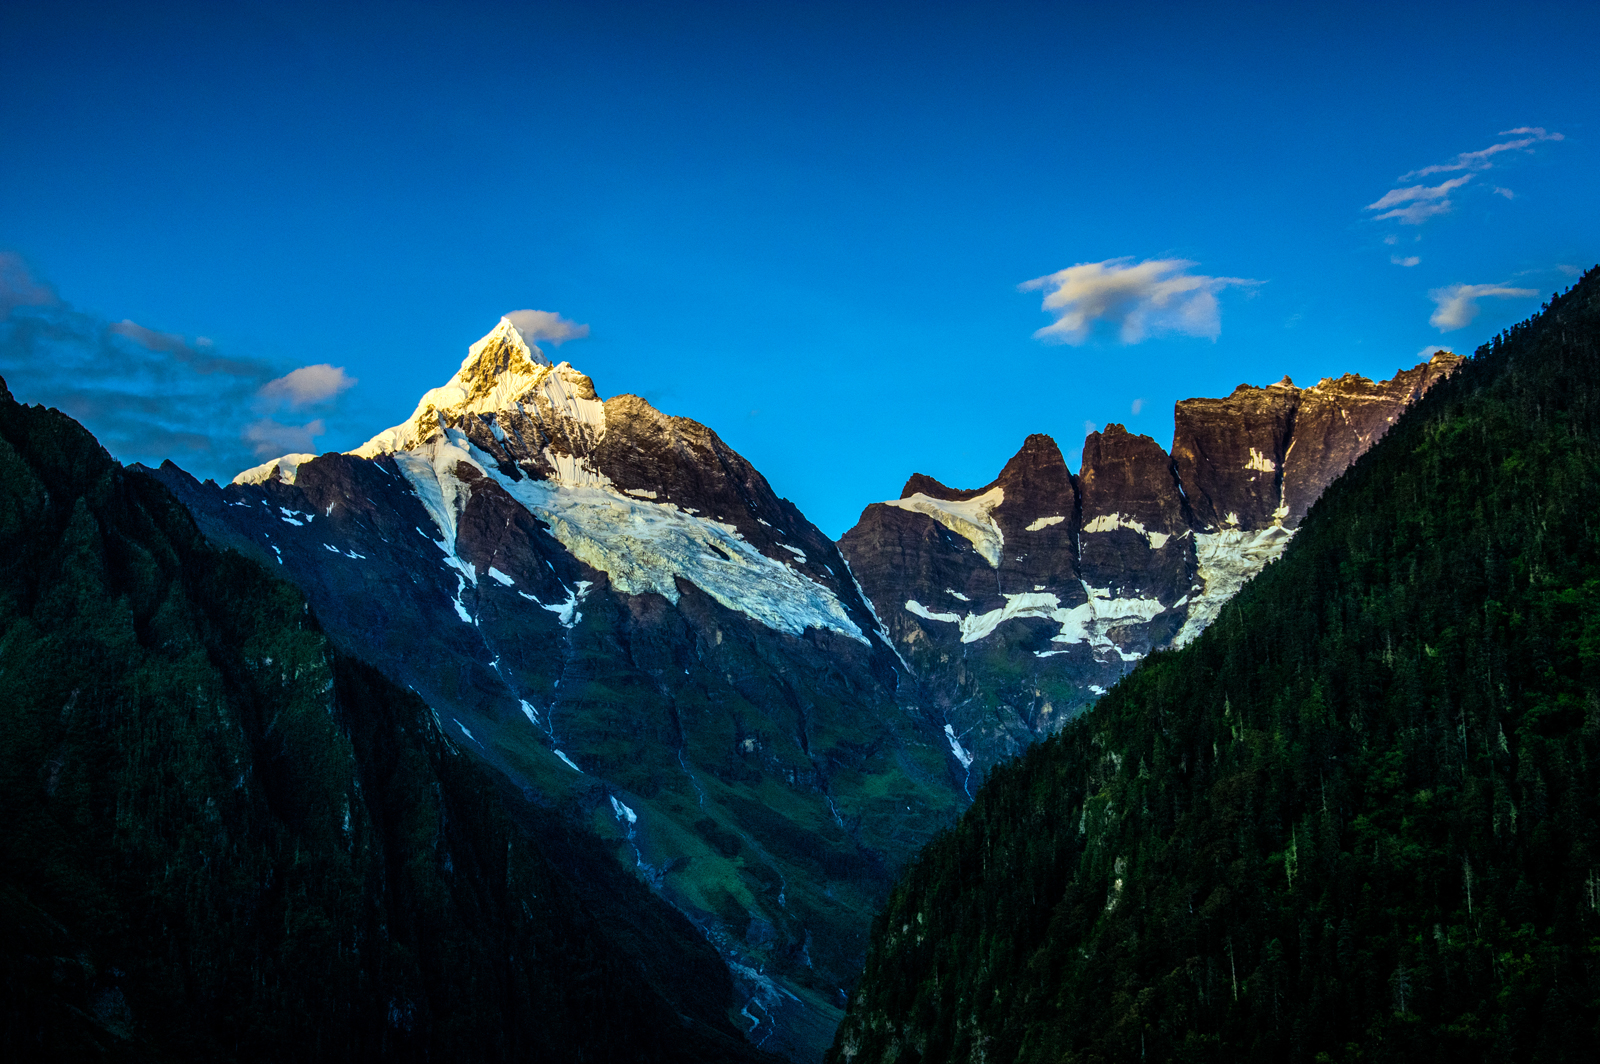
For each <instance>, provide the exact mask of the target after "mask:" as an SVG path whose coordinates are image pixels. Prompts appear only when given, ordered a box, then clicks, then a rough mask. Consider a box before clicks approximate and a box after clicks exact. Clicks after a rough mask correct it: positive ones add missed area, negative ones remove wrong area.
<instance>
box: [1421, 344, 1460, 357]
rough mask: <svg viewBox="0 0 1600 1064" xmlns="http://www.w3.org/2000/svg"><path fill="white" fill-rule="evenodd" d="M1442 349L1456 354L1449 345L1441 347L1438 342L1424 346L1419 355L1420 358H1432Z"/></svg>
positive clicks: (1450, 353) (1449, 353)
mask: <svg viewBox="0 0 1600 1064" xmlns="http://www.w3.org/2000/svg"><path fill="white" fill-rule="evenodd" d="M1441 351H1443V352H1444V353H1445V354H1447V355H1453V354H1455V352H1454V351H1452V350H1450V349H1449V348H1448V347H1440V346H1439V345H1438V344H1429V345H1428V346H1427V347H1424V348H1423V349H1422V350H1421V351H1418V352H1417V357H1418V358H1432V357H1433V356H1434V355H1437V354H1438V353H1439V352H1441Z"/></svg>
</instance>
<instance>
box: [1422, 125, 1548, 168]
mask: <svg viewBox="0 0 1600 1064" xmlns="http://www.w3.org/2000/svg"><path fill="white" fill-rule="evenodd" d="M1499 135H1500V136H1502V137H1516V138H1517V139H1516V140H1508V141H1503V142H1502V143H1500V144H1491V145H1489V146H1488V147H1487V148H1483V149H1480V150H1478V151H1464V152H1462V153H1461V154H1459V155H1457V156H1456V157H1455V158H1454V159H1451V160H1450V161H1449V162H1447V163H1439V164H1438V165H1436V166H1424V167H1423V168H1422V169H1421V170H1413V171H1411V172H1410V173H1409V174H1401V175H1400V180H1401V181H1405V180H1408V179H1410V178H1413V177H1426V176H1427V175H1428V174H1448V173H1452V172H1454V171H1457V170H1487V169H1489V168H1490V167H1492V166H1494V163H1493V162H1491V160H1492V159H1493V158H1494V157H1495V156H1496V155H1499V154H1500V153H1501V152H1506V151H1524V150H1526V149H1528V148H1530V147H1532V146H1533V145H1534V144H1537V143H1539V142H1540V141H1542V140H1566V139H1567V138H1566V137H1564V136H1563V135H1562V134H1560V133H1550V132H1547V131H1546V130H1545V129H1544V128H1543V127H1541V126H1518V127H1517V128H1516V129H1502V130H1501V131H1500V134H1499Z"/></svg>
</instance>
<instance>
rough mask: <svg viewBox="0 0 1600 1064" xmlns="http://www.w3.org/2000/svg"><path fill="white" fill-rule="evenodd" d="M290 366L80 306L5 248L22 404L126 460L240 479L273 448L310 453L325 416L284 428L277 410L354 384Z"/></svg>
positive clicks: (5, 284) (6, 320)
mask: <svg viewBox="0 0 1600 1064" xmlns="http://www.w3.org/2000/svg"><path fill="white" fill-rule="evenodd" d="M283 369H284V367H282V366H279V365H274V364H272V363H271V362H268V361H266V360H264V359H257V358H246V357H240V356H237V355H230V354H228V353H226V352H224V351H220V350H218V349H217V347H216V345H215V344H213V343H211V341H209V340H206V339H204V338H203V337H200V338H194V339H190V338H187V337H184V336H181V335H179V334H177V333H170V332H163V331H161V330H159V329H152V328H149V327H148V326H145V325H141V324H139V323H138V322H134V321H126V320H125V321H118V322H112V321H106V320H105V319H103V318H100V317H97V316H95V315H93V314H89V313H87V312H85V311H82V310H79V309H78V308H76V307H74V306H73V305H72V304H71V303H69V302H67V301H65V300H63V299H61V298H60V297H59V295H57V293H56V291H55V289H54V288H53V287H51V286H50V285H49V284H48V283H47V282H45V281H43V280H40V279H39V278H37V277H36V276H34V274H33V273H32V271H30V270H29V269H28V266H27V263H26V262H24V261H23V260H22V258H21V257H20V256H17V255H15V254H13V253H9V252H0V375H3V376H4V377H5V379H6V383H7V384H8V385H9V387H10V389H11V391H12V393H13V394H14V395H15V396H16V397H17V398H18V399H19V400H20V401H22V402H38V403H44V404H46V405H48V406H54V407H57V408H59V409H61V410H63V411H65V412H66V413H67V414H69V415H71V416H72V417H73V418H75V419H77V420H78V421H79V422H81V423H82V424H83V425H84V426H85V427H86V428H88V429H89V430H90V431H91V432H93V433H94V434H95V435H96V436H97V437H98V438H99V439H100V442H101V443H102V444H104V445H105V448H106V449H107V450H108V451H110V452H111V453H112V454H113V455H115V456H116V457H118V458H119V459H121V460H123V461H125V462H134V461H139V462H145V463H147V464H151V465H155V464H159V463H160V462H161V461H162V460H163V459H166V458H171V459H172V460H173V461H175V462H177V463H178V464H180V465H182V466H184V467H185V468H187V469H189V470H190V472H193V473H197V474H198V475H201V476H217V477H231V476H232V475H233V474H234V473H236V472H238V471H239V470H240V469H243V468H245V467H246V466H249V465H253V464H255V462H257V461H259V456H260V455H261V454H263V453H264V452H265V450H266V449H268V448H269V445H270V446H272V447H277V446H278V445H279V444H283V446H282V447H281V448H279V450H278V451H277V452H276V453H280V454H281V453H283V451H286V450H295V451H306V450H310V449H311V444H312V441H313V440H314V438H315V437H316V436H318V435H321V434H322V433H323V432H324V431H325V423H324V422H323V420H322V419H321V418H318V419H315V420H312V421H309V422H306V423H303V424H292V425H291V424H281V423H279V422H278V421H277V420H275V419H274V418H272V417H271V416H270V415H271V413H272V411H274V410H279V409H283V408H285V407H287V408H289V409H291V410H293V409H298V408H300V407H304V406H309V405H314V404H322V403H328V402H330V401H331V400H333V399H335V398H336V397H337V396H338V395H340V394H341V393H343V392H344V391H346V390H347V389H348V388H349V387H350V386H351V385H353V384H355V380H354V379H353V378H351V377H349V376H348V375H346V374H345V373H344V371H343V370H342V369H338V368H336V367H333V366H327V365H321V366H303V367H301V368H300V369H297V370H294V371H292V372H289V373H284V372H283ZM264 415H265V416H264Z"/></svg>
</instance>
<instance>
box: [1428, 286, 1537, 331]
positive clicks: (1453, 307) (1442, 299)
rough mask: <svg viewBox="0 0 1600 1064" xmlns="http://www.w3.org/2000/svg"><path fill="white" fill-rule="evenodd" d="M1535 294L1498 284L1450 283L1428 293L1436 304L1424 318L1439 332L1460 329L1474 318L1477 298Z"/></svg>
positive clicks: (1519, 297)
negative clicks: (1426, 317)
mask: <svg viewBox="0 0 1600 1064" xmlns="http://www.w3.org/2000/svg"><path fill="white" fill-rule="evenodd" d="M1538 294H1539V290H1538V289H1536V288H1509V287H1507V286H1506V285H1500V284H1453V285H1450V286H1448V287H1445V288H1435V289H1434V290H1433V291H1431V292H1429V293H1428V298H1429V299H1431V300H1433V301H1434V303H1436V304H1437V306H1436V307H1435V309H1434V312H1433V314H1432V315H1430V316H1429V318H1428V324H1429V325H1433V326H1435V327H1437V328H1438V330H1439V331H1440V332H1450V331H1451V330H1452V329H1462V328H1465V327H1466V326H1468V325H1470V324H1472V319H1474V318H1476V317H1477V316H1478V300H1480V299H1487V298H1490V297H1494V298H1498V299H1528V298H1531V297H1534V296H1537V295H1538Z"/></svg>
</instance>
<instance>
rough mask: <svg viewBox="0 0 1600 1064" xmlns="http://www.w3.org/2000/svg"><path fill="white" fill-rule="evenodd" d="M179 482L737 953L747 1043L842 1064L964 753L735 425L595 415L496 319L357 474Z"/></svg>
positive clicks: (354, 465)
mask: <svg viewBox="0 0 1600 1064" xmlns="http://www.w3.org/2000/svg"><path fill="white" fill-rule="evenodd" d="M158 475H160V476H161V477H162V479H163V480H164V481H166V483H167V484H168V485H169V486H170V487H172V488H173V490H174V491H175V492H176V493H177V494H178V495H179V496H180V498H182V499H183V500H184V501H185V502H186V504H187V505H188V506H189V507H190V508H191V510H192V511H193V512H194V513H195V515H196V517H197V520H198V521H199V523H200V525H201V528H202V529H203V530H204V531H205V532H206V534H207V535H208V536H210V537H211V538H212V539H213V540H215V541H217V542H219V543H223V544H225V545H228V546H234V547H237V548H238V549H240V550H241V551H244V552H246V553H248V554H250V555H252V556H254V557H256V558H258V559H260V560H262V561H263V562H265V563H266V564H268V565H269V566H271V567H272V568H273V569H274V570H275V571H277V572H279V573H281V574H283V575H284V576H285V577H287V578H288V579H290V580H292V581H294V582H295V583H296V584H298V585H299V586H300V587H302V588H303V589H304V590H305V591H306V594H307V596H308V597H309V598H310V600H311V602H312V604H313V606H314V607H315V609H316V610H317V612H318V614H319V616H320V617H321V618H322V621H323V623H324V625H325V626H326V627H327V628H328V630H329V632H330V633H331V634H332V635H333V637H334V638H335V639H336V640H338V641H339V642H341V643H342V644H344V645H345V646H347V647H348V648H349V649H351V650H353V651H355V652H356V653H359V654H360V655H362V656H363V657H365V658H367V659H368V660H370V661H371V662H373V663H374V664H375V665H377V666H378V667H379V668H381V669H382V670H383V671H384V672H385V673H386V674H388V675H389V676H390V677H391V678H393V679H395V680H396V681H397V682H399V683H401V684H403V685H406V686H410V687H411V688H413V689H414V690H415V691H416V692H417V693H418V694H420V695H421V696H422V697H423V698H424V699H425V700H426V701H427V702H428V703H429V705H431V706H432V707H433V708H434V710H435V712H436V714H437V716H438V719H439V722H440V726H441V727H442V729H443V730H444V731H445V733H446V734H447V735H448V736H449V737H450V738H451V739H452V740H453V741H454V742H455V743H456V744H457V746H458V747H459V748H460V749H461V750H463V751H464V752H467V753H470V754H473V755H476V756H478V757H480V758H483V759H484V760H486V761H488V762H489V763H490V764H492V765H494V766H496V767H497V768H499V769H500V770H501V771H502V772H503V773H504V774H505V775H506V776H507V777H508V778H509V779H510V780H511V781H512V782H513V783H514V785H515V786H516V787H517V788H520V789H522V791H523V793H524V794H525V795H526V796H527V798H528V800H529V801H533V802H539V803H548V804H553V805H556V806H559V807H562V808H564V809H566V810H567V811H569V812H570V813H571V815H572V816H573V817H574V818H576V819H577V820H578V821H579V822H581V823H582V824H585V825H587V826H588V827H590V828H592V829H593V830H594V831H597V832H599V833H600V834H601V836H602V837H604V838H607V839H610V840H611V841H612V843H613V845H614V846H615V849H616V853H617V857H618V859H619V860H621V861H623V862H624V863H625V864H626V865H627V866H628V867H630V868H636V869H637V870H638V871H639V873H640V874H641V875H643V876H644V877H645V878H646V879H647V880H648V881H649V882H651V884H652V885H653V886H654V887H655V888H656V889H657V890H659V891H660V892H661V894H662V896H664V897H665V898H667V899H668V900H669V901H671V902H672V903H673V904H674V905H676V906H677V907H678V908H679V909H680V910H682V911H683V912H684V913H686V914H687V915H689V916H690V918H691V919H693V920H694V921H695V922H696V923H697V924H699V926H700V927H701V928H702V929H703V930H704V931H705V933H706V934H707V936H708V937H709V938H710V939H711V941H712V942H713V943H714V944H715V945H716V946H717V947H718V949H719V950H720V951H721V952H722V955H723V957H724V958H725V959H726V960H727V961H728V963H729V966H730V970H731V971H732V972H733V973H734V976H735V982H736V984H737V985H738V986H739V987H741V988H742V991H743V993H744V995H745V998H744V1001H743V1002H742V1004H741V1008H742V1009H743V1011H742V1012H741V1013H740V1014H739V1022H740V1024H741V1026H742V1027H744V1028H745V1029H746V1030H748V1031H750V1032H751V1038H752V1040H753V1041H756V1042H761V1043H763V1045H764V1046H765V1048H767V1049H769V1050H777V1051H780V1052H782V1053H785V1054H787V1055H790V1056H792V1057H794V1058H795V1059H807V1060H814V1059H816V1058H818V1057H820V1055H821V1052H822V1049H823V1048H824V1047H826V1045H827V1044H828V1043H829V1041H830V1040H831V1038H832V1035H833V1029H834V1026H835V1025H836V1023H837V1020H838V1018H839V1016H840V1014H841V1013H840V1011H839V1010H840V1008H841V1007H842V1005H843V1003H844V997H843V993H842V991H841V988H843V987H847V986H849V985H850V981H851V979H852V978H853V976H854V973H855V972H856V971H858V970H859V965H860V963H861V959H862V955H863V950H864V948H865V942H866V935H867V930H868V925H869V921H870V918H871V913H872V911H873V907H874V906H875V905H876V903H877V900H878V899H879V898H880V897H881V895H882V892H883V891H884V890H885V889H887V886H888V883H889V877H890V876H891V875H892V874H893V872H894V871H895V869H897V868H898V867H899V865H900V864H901V863H902V862H903V861H904V860H906V859H907V858H908V857H909V856H910V855H911V854H912V853H913V852H914V851H915V849H916V848H917V847H918V846H920V845H921V843H922V842H924V841H925V840H926V839H928V838H929V837H931V835H932V834H933V833H934V831H936V830H937V829H938V828H939V827H940V826H942V825H944V824H946V823H948V822H949V820H950V819H951V818H952V817H953V815H954V814H955V813H956V812H957V810H958V809H959V808H960V807H961V806H962V804H964V802H965V797H964V795H963V786H964V785H965V783H966V781H967V777H968V769H969V763H968V762H970V758H968V762H963V761H962V759H961V758H960V757H958V756H957V755H956V754H955V752H954V750H953V748H952V746H951V743H950V741H949V738H948V737H947V736H946V735H945V734H944V731H943V720H942V719H923V718H922V717H920V716H918V715H917V714H915V713H908V712H907V711H906V708H905V706H903V705H901V704H900V703H898V702H897V701H896V693H897V691H899V690H901V689H903V688H904V689H908V690H909V689H910V686H911V684H910V681H909V679H908V676H907V670H906V667H905V665H904V664H903V663H902V662H901V660H900V659H899V656H898V655H897V653H896V651H895V649H894V647H893V645H892V643H891V641H890V639H889V637H887V636H886V635H884V634H883V633H881V632H880V631H879V625H878V621H877V619H876V618H875V617H874V616H873V613H872V610H871V608H870V606H869V605H868V604H867V602H866V599H865V598H864V596H863V595H862V593H861V592H860V590H859V588H858V587H857V585H856V583H855V580H854V578H853V577H852V575H851V573H850V571H849V568H848V566H846V564H845V562H844V559H843V557H842V556H841V555H840V553H839V550H838V548H837V546H836V545H835V544H834V543H833V542H832V541H830V540H829V539H828V537H827V536H826V535H824V534H823V533H822V532H821V531H820V530H818V529H817V528H816V527H815V526H814V525H812V524H811V523H810V522H809V521H807V520H806V518H805V517H804V515H802V514H801V513H800V511H799V510H798V509H796V508H795V506H794V505H793V504H791V503H790V502H788V501H787V500H785V499H781V498H779V497H778V496H777V495H776V494H775V493H774V492H773V491H772V488H771V486H770V485H768V483H767V481H766V479H765V478H764V477H763V476H762V475H761V474H760V473H759V472H758V471H757V470H755V469H754V468H753V467H752V466H751V465H750V464H749V463H748V462H747V461H745V460H744V458H742V457H741V456H740V455H738V454H737V453H735V452H734V451H733V450H732V449H731V448H729V447H728V446H727V445H726V444H725V443H724V442H723V441H722V440H721V439H719V438H718V437H717V435H716V433H715V432H713V431H711V430H710V429H708V428H706V427H705V426H703V425H700V424H697V423H695V422H693V421H689V420H687V419H684V418H676V417H669V416H667V415H665V414H663V413H661V412H660V411H658V410H656V409H654V408H653V407H651V406H650V404H648V403H646V402H645V401H644V400H642V399H639V398H637V397H635V396H630V395H622V396H616V397H613V398H610V399H605V400H602V399H601V398H600V396H599V394H598V393H597V391H596V389H595V386H594V383H593V382H592V381H591V380H590V378H588V377H587V376H585V375H584V374H582V373H581V372H579V371H578V370H577V369H575V368H573V367H572V366H571V365H569V364H568V363H566V362H557V363H553V362H552V361H551V359H549V358H548V357H546V356H545V354H544V352H542V351H541V350H540V349H539V348H538V347H537V346H536V345H533V344H530V343H528V342H527V341H526V340H525V339H524V337H523V336H522V335H521V334H520V333H519V332H518V331H517V329H516V327H515V326H514V325H513V324H512V323H511V322H510V321H502V322H501V323H500V325H499V326H497V327H496V328H495V329H494V330H493V331H492V332H490V333H489V334H488V335H487V336H485V337H484V338H483V339H482V340H480V341H479V342H478V343H476V344H474V345H473V346H472V348H471V350H470V351H469V353H468V356H467V358H466V360H465V361H464V362H463V363H462V365H461V368H460V370H459V371H458V372H457V373H456V374H455V375H454V376H453V377H452V378H451V379H450V381H449V382H447V383H446V384H445V385H443V386H442V387H440V388H436V389H433V390H432V391H429V392H428V393H427V394H426V395H424V396H423V397H422V399H421V401H420V402H419V403H418V405H417V408H416V410H415V412H414V413H413V414H412V415H411V416H410V417H409V418H408V419H406V420H405V421H404V422H402V423H401V424H399V425H396V426H395V427H393V428H391V429H388V430H386V431H384V432H381V433H379V434H378V435H376V436H374V437H373V438H372V439H371V440H370V441H368V442H367V443H366V444H364V445H363V446H362V447H360V448H357V449H356V450H355V451H353V452H351V453H350V454H329V455H323V456H321V457H317V458H312V457H310V456H305V455H289V456H285V457H283V458H281V459H275V460H273V461H271V462H268V463H265V464H263V465H262V466H259V467H257V468H256V469H253V470H249V471H247V472H246V473H243V474H241V475H240V476H239V477H238V478H236V480H235V481H234V483H232V484H230V485H227V486H225V487H218V486H216V485H214V484H211V483H209V482H208V483H205V484H201V483H198V482H196V481H194V480H193V479H192V478H190V477H188V476H187V475H186V474H184V473H183V472H182V471H181V470H178V469H176V468H175V467H171V466H168V467H164V468H163V469H162V470H161V471H160V472H159V474H158ZM905 516H907V517H911V516H913V515H911V514H909V513H907V514H906V515H905ZM919 519H920V518H919ZM927 523H928V524H930V525H932V526H933V527H934V528H936V529H940V531H944V530H943V528H942V526H939V525H936V524H933V523H932V522H927Z"/></svg>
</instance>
